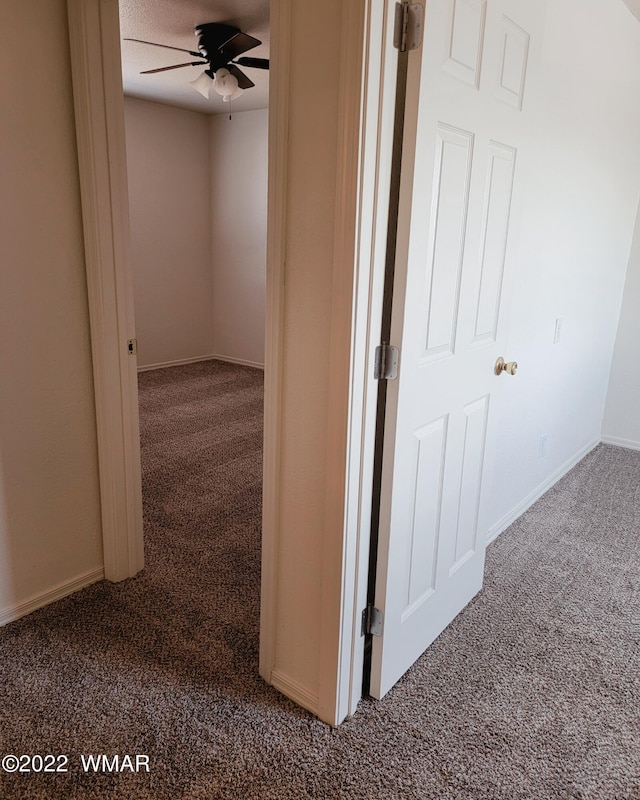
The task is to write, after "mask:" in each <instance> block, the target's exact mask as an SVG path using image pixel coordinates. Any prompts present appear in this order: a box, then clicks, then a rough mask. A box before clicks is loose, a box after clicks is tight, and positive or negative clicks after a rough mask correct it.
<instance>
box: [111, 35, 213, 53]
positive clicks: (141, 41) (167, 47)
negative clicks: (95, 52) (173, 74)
mask: <svg viewBox="0 0 640 800" xmlns="http://www.w3.org/2000/svg"><path fill="white" fill-rule="evenodd" d="M123 41H125V42H140V44H150V45H153V47H164V48H165V50H179V51H180V52H181V53H189V55H190V56H196V58H202V53H197V52H196V51H194V50H185V49H184V47H172V46H171V45H170V44H158V43H157V42H146V41H145V40H144V39H128V38H125V39H124V40H123Z"/></svg>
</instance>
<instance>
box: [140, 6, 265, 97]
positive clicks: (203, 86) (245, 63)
mask: <svg viewBox="0 0 640 800" xmlns="http://www.w3.org/2000/svg"><path fill="white" fill-rule="evenodd" d="M195 33H196V38H197V40H198V50H197V51H196V50H185V49H184V48H183V47H173V46H172V45H168V44H158V43H157V42H147V41H145V40H144V39H129V38H127V39H125V41H127V42H140V43H141V44H150V45H153V46H154V47H164V48H166V49H167V50H178V51H180V52H181V53H189V55H190V56H195V57H196V58H198V59H200V60H199V61H187V62H185V63H184V64H172V65H171V66H168V67H158V68H156V69H147V70H144V72H141V73H140V74H141V75H151V74H153V73H155V72H166V71H167V70H170V69H180V68H182V67H195V66H198V65H202V66H205V67H206V69H205V70H204V72H202V74H201V75H199V76H198V77H197V78H196V79H195V80H193V81H189V83H190V84H191V85H192V86H193V87H194V89H196V90H197V91H198V92H200V94H201V95H203V97H206V98H208V97H209V95H210V92H211V88H212V87H213V88H214V90H215V91H216V92H217V94H219V95H221V97H222V99H223V100H224V101H225V102H229V101H230V100H235V99H236V97H239V96H240V95H241V94H242V92H243V91H244V90H245V89H250V88H251V87H252V86H255V83H254V82H253V81H252V80H251V79H250V78H249V77H248V76H247V75H245V73H244V72H243V71H242V70H241V69H240V67H249V68H254V69H269V59H268V58H251V57H250V56H242V53H246V52H247V51H248V50H253V48H254V47H257V46H258V45H259V44H262V42H261V41H260V40H259V39H256V38H255V37H253V36H249V35H248V34H246V33H242V31H241V30H240V29H239V28H236V27H235V26H233V25H226V24H223V23H221V22H208V23H206V24H204V25H196V27H195ZM240 56H241V57H240Z"/></svg>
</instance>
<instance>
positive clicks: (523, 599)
mask: <svg viewBox="0 0 640 800" xmlns="http://www.w3.org/2000/svg"><path fill="white" fill-rule="evenodd" d="M140 388H141V409H142V439H143V451H142V452H143V463H144V496H145V526H146V528H145V535H146V547H147V550H146V556H147V568H146V570H145V572H144V574H143V575H141V576H139V577H138V578H135V579H133V580H130V581H127V582H125V583H123V584H119V585H111V584H107V583H103V584H98V585H95V586H92V587H89V588H88V589H85V590H83V591H82V592H79V593H78V594H76V595H74V596H73V597H71V598H67V599H65V600H63V601H60V602H58V603H56V604H54V605H52V606H50V607H48V608H46V609H42V610H40V611H37V612H35V613H33V614H31V615H30V616H29V617H27V618H24V619H22V620H20V621H18V622H15V623H13V624H11V625H8V626H6V627H5V628H3V629H2V630H0V753H2V754H7V753H13V754H18V755H20V754H22V753H40V754H46V753H54V754H57V753H63V754H68V755H69V757H70V761H69V772H68V773H65V774H46V775H45V774H13V775H7V774H3V773H0V798H1V800H13V799H14V798H15V799H16V800H63V799H64V800H75V799H76V798H78V799H79V798H86V799H87V800H91V799H92V798H113V799H117V800H125V799H126V800H204V799H205V798H207V800H208V799H209V798H211V799H213V798H225V799H226V798H234V799H235V798H238V799H241V800H271V799H273V800H275V799H276V798H277V799H278V800H289V798H290V799H291V800H307V799H309V800H311V799H312V798H313V800H374V799H375V800H377V799H378V798H381V799H382V800H414V799H415V800H418V799H419V800H429V799H430V798H446V799H447V800H448V799H449V798H451V800H462V798H465V799H468V800H494V799H495V800H497V799H498V798H499V799H500V800H533V799H534V798H535V800H544V798H554V799H555V798H558V799H559V800H568V799H569V798H572V799H573V798H575V799H576V800H577V799H578V798H580V799H581V800H587V799H588V800H634V799H636V800H637V799H638V798H640V724H639V709H640V666H639V665H640V659H639V656H640V595H639V589H638V585H639V579H638V575H639V567H640V547H639V538H640V453H634V452H630V451H625V450H622V449H618V448H613V447H606V446H601V447H599V448H597V450H595V451H594V452H593V453H592V454H591V455H589V456H588V457H587V458H586V459H584V461H582V462H581V463H580V464H579V465H578V466H577V467H576V468H575V469H574V470H573V471H572V472H571V473H570V474H569V475H568V476H567V477H566V478H564V479H563V480H562V481H561V482H560V483H559V484H558V485H557V486H556V487H555V488H554V489H553V490H552V491H550V492H549V493H548V494H547V495H546V496H545V497H544V498H542V499H541V500H540V501H539V502H538V503H536V504H535V505H534V506H533V508H531V509H530V511H528V512H527V514H525V515H524V516H523V517H522V518H521V519H520V520H519V521H518V522H516V523H515V524H514V525H513V526H512V527H511V528H510V529H509V530H508V531H507V532H505V533H504V534H503V535H502V536H501V537H500V539H499V540H498V541H497V542H496V543H494V544H493V545H491V546H490V548H489V551H488V560H487V576H486V585H485V589H484V590H483V592H482V593H481V594H480V595H479V596H478V598H476V600H475V601H474V602H473V603H472V604H471V605H470V606H469V607H468V608H467V609H466V610H465V612H464V613H463V614H462V615H461V616H460V617H458V619H457V620H456V621H455V622H454V623H453V624H452V625H451V626H450V627H449V628H448V629H447V630H446V631H445V633H444V634H443V635H442V636H441V637H440V638H439V639H438V640H437V641H436V643H435V644H434V645H433V646H432V647H431V648H430V650H429V651H428V652H427V653H426V654H425V655H424V656H423V657H422V658H421V659H420V660H419V661H418V663H417V664H416V665H415V666H414V667H413V668H412V669H411V670H410V672H409V673H408V674H407V675H406V676H405V677H404V678H403V679H402V680H401V681H400V683H399V684H398V685H397V686H396V687H395V688H394V689H393V690H392V691H391V692H390V693H389V695H388V696H387V697H386V698H385V699H384V700H383V701H382V702H379V703H378V702H373V701H364V702H363V703H362V704H361V708H360V710H359V712H358V714H357V715H356V716H355V717H354V718H352V719H350V720H348V721H347V722H346V723H344V724H343V725H342V726H340V728H338V729H336V730H333V729H331V728H329V727H327V726H325V725H323V724H322V723H321V722H319V721H317V720H316V719H314V718H313V717H312V716H311V715H309V714H307V713H306V712H305V711H303V710H301V709H299V708H297V707H296V706H294V705H293V704H292V703H290V702H288V701H287V700H285V699H284V698H282V697H281V696H280V695H278V693H277V692H275V691H274V690H272V689H271V688H269V687H267V686H265V685H264V684H263V683H262V682H261V681H260V679H259V677H258V676H257V658H258V613H259V608H258V603H259V588H260V576H259V561H260V559H259V525H260V470H261V452H260V451H261V406H262V375H261V373H260V372H258V371H256V370H252V369H249V368H244V367H236V366H231V365H228V364H221V363H216V362H207V363H202V364H196V365H192V366H189V367H180V368H173V369H167V370H159V371H156V372H149V373H145V374H143V375H141V378H140ZM80 753H84V754H88V753H94V754H95V753H107V754H116V753H118V754H127V753H129V754H135V753H143V754H148V755H149V757H150V773H149V774H146V773H142V774H128V773H127V774H121V775H111V774H91V773H89V774H85V773H84V772H83V771H82V769H81V765H80V760H79V754H80Z"/></svg>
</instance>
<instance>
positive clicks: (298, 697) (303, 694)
mask: <svg viewBox="0 0 640 800" xmlns="http://www.w3.org/2000/svg"><path fill="white" fill-rule="evenodd" d="M271 685H272V686H273V688H274V689H277V690H278V691H279V692H282V694H283V695H285V696H286V697H288V698H289V699H290V700H293V702H294V703H297V704H298V705H299V706H302V707H303V708H306V709H307V711H311V713H312V714H315V715H316V716H318V709H319V705H320V704H319V702H318V698H317V697H316V695H314V694H312V693H311V692H310V691H309V690H308V689H307V688H306V687H305V686H303V685H302V684H301V683H298V682H297V681H294V680H293V679H292V678H289V677H288V676H287V675H283V674H282V673H281V672H278V671H277V670H274V671H273V672H272V673H271Z"/></svg>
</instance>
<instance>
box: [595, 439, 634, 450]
mask: <svg viewBox="0 0 640 800" xmlns="http://www.w3.org/2000/svg"><path fill="white" fill-rule="evenodd" d="M602 442H603V444H613V445H615V446H616V447H626V448H627V450H640V442H635V441H634V440H633V439H620V438H619V437H618V436H603V437H602Z"/></svg>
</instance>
